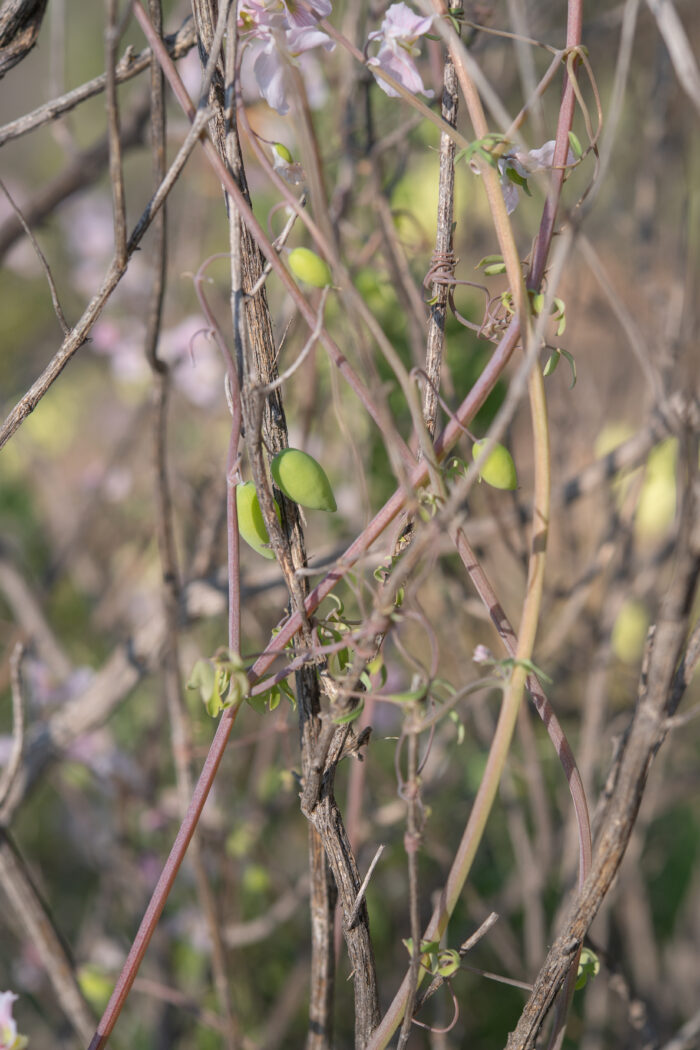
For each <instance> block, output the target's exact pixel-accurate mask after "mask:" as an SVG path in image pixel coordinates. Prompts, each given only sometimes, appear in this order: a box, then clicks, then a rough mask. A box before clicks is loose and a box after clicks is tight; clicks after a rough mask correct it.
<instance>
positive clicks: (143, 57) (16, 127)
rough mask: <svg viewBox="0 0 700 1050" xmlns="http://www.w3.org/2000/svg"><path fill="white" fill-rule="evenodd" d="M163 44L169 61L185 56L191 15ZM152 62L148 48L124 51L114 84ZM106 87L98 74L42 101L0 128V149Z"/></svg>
mask: <svg viewBox="0 0 700 1050" xmlns="http://www.w3.org/2000/svg"><path fill="white" fill-rule="evenodd" d="M163 43H164V45H165V47H166V48H167V50H168V53H169V54H170V55H171V57H172V58H174V59H178V58H182V56H183V55H186V54H187V52H188V51H190V50H191V49H192V48H193V47H194V44H195V32H194V24H193V22H192V16H191V15H190V16H188V17H187V18H186V19H185V21H184V22H183V23H182V25H181V26H180V28H179V29H178V30H177V32H175V33H172V34H170V35H169V36H166V37H164V38H163ZM151 59H152V54H151V49H150V48H149V47H147V48H144V50H143V51H140V52H139V53H138V55H134V53H133V48H132V47H131V46H129V47H128V48H127V49H126V52H125V54H124V57H123V58H122V59H121V61H120V62H118V63H117V66H116V68H115V70H114V78H115V81H116V83H117V84H122V83H124V82H125V81H127V80H131V79H132V78H133V77H136V76H138V74H139V73H143V71H144V70H145V69H148V67H149V66H150V64H151ZM106 84H107V74H106V73H101V74H100V76H98V77H93V79H92V80H88V81H87V82H86V83H85V84H81V85H80V87H77V88H73V89H72V91H67V92H66V94H65V95H61V96H60V97H58V98H54V99H51V101H50V102H45V103H44V104H43V105H42V106H39V107H38V108H37V109H35V110H32V112H31V113H25V114H24V115H23V116H21V117H18V118H17V119H16V120H12V121H10V122H9V123H8V124H4V125H3V126H2V127H0V146H3V145H4V144H5V143H6V142H9V141H11V140H12V139H16V138H20V137H21V136H22V135H27V134H28V133H29V132H30V131H34V130H35V129H36V128H40V127H41V126H42V125H43V124H47V123H49V122H50V121H52V120H57V119H58V117H60V116H62V114H63V113H67V112H69V111H70V110H71V109H75V107H76V106H79V105H80V103H81V102H85V101H86V100H87V99H89V98H93V97H94V96H95V95H99V94H100V93H101V92H102V91H104V90H105V87H106Z"/></svg>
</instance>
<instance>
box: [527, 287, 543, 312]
mask: <svg viewBox="0 0 700 1050" xmlns="http://www.w3.org/2000/svg"><path fill="white" fill-rule="evenodd" d="M530 301H531V303H532V312H533V314H534V315H535V317H539V315H540V314H541V313H542V309H543V307H544V293H543V292H533V293H532V296H531V299H530Z"/></svg>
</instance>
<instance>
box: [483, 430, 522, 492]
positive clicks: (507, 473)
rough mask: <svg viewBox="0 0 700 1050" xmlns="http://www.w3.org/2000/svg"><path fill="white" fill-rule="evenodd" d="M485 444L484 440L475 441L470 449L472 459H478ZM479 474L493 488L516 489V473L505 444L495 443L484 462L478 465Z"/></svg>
mask: <svg viewBox="0 0 700 1050" xmlns="http://www.w3.org/2000/svg"><path fill="white" fill-rule="evenodd" d="M485 445H486V442H485V441H475V442H474V448H473V449H472V457H473V459H475V460H476V459H478V458H479V456H480V455H481V450H482V449H483V448H484V446H485ZM479 475H480V477H481V478H483V480H484V481H485V482H486V483H487V485H493V487H494V488H495V489H517V487H518V475H517V474H516V472H515V463H514V462H513V457H512V456H511V454H510V452H509V451H508V449H507V448H506V447H505V445H499V444H496V445H494V446H493V448H492V449H491V452H490V454H489V455H488V456H487V457H486V462H485V463H482V464H481V466H480V467H479Z"/></svg>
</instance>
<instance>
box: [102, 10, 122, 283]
mask: <svg viewBox="0 0 700 1050" xmlns="http://www.w3.org/2000/svg"><path fill="white" fill-rule="evenodd" d="M106 5H107V25H106V27H105V70H106V73H107V83H106V85H105V95H106V103H107V141H108V143H109V184H110V187H111V192H112V210H113V213H114V257H115V261H116V263H117V265H118V266H123V265H124V264H125V262H126V196H125V191H124V169H123V167H122V143H121V135H120V133H119V104H118V102H117V81H116V76H115V73H114V69H115V66H116V62H117V47H118V45H119V29H118V26H117V6H118V5H117V0H106Z"/></svg>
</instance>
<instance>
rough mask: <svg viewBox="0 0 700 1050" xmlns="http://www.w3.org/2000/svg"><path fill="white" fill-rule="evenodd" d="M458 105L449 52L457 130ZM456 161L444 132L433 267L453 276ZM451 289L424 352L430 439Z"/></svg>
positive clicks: (445, 102) (435, 291) (440, 289)
mask: <svg viewBox="0 0 700 1050" xmlns="http://www.w3.org/2000/svg"><path fill="white" fill-rule="evenodd" d="M458 6H459V7H461V0H460V2H459V3H451V4H450V10H456V9H457V7H458ZM458 105H459V94H458V91H457V76H456V74H455V67H454V63H453V61H452V57H451V55H450V54H449V52H448V53H447V55H446V56H445V69H444V74H443V86H442V118H443V120H444V121H445V123H446V124H449V125H450V126H451V127H454V126H455V125H456V123H457V109H458ZM454 158H455V143H454V139H453V138H452V137H451V136H449V135H447V134H446V133H445V132H444V131H443V132H442V134H441V135H440V176H439V184H438V214H437V233H436V237H435V250H434V252H433V260H432V268H435V269H437V270H439V271H440V272H441V273H442V274H451V275H452V276H454V264H455V260H454V254H453V250H452V249H453V235H452V224H453V221H454V190H455V169H454ZM449 290H450V289H449V285H448V284H447V283H446V282H445V281H440V280H437V281H434V282H433V285H432V293H431V294H432V302H431V305H430V319H429V321H428V342H427V346H426V352H425V371H426V375H427V379H428V381H427V383H426V386H425V389H424V391H423V418H424V419H425V425H426V427H427V429H428V433H429V434H430V436H431V437H434V436H435V423H436V420H437V409H438V392H439V390H440V376H441V371H442V358H443V354H444V348H445V321H446V318H447V299H448V295H449Z"/></svg>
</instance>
